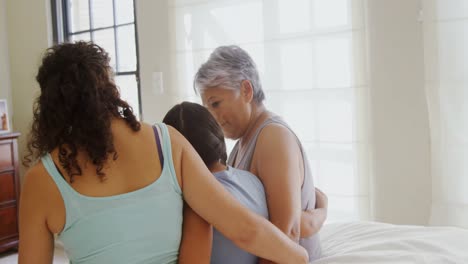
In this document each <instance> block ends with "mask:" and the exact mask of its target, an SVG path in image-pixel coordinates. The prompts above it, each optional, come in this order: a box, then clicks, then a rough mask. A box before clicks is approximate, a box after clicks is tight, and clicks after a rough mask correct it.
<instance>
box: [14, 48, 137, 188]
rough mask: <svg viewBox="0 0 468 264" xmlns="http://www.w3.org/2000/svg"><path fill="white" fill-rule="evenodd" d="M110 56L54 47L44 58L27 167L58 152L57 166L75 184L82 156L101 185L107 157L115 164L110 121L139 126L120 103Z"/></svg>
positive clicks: (97, 50)
mask: <svg viewBox="0 0 468 264" xmlns="http://www.w3.org/2000/svg"><path fill="white" fill-rule="evenodd" d="M109 61H110V59H109V55H108V54H107V52H106V51H104V49H102V48H101V47H99V46H98V45H96V44H93V43H91V42H83V41H80V42H75V43H64V44H60V45H55V46H53V47H51V48H49V49H47V51H46V52H45V54H44V56H43V58H42V65H41V66H40V67H39V71H38V74H37V76H36V80H37V82H38V83H39V86H40V88H41V93H40V95H39V96H38V97H37V98H36V100H35V103H34V110H33V123H32V127H31V131H30V133H29V138H28V144H27V148H28V153H27V155H26V156H25V157H24V159H23V163H24V164H25V165H26V166H30V165H31V163H32V162H33V161H35V160H37V159H38V158H39V157H42V156H43V155H45V154H47V153H49V152H51V151H52V150H54V149H56V148H58V150H59V162H60V164H61V165H62V167H63V168H64V169H65V171H66V173H67V174H68V176H69V177H70V181H71V182H73V177H74V176H76V175H81V173H82V171H81V167H80V164H78V160H77V155H78V153H79V152H83V153H86V154H87V156H88V158H89V161H91V162H92V164H93V165H94V166H96V173H97V175H98V176H99V178H100V179H101V180H104V179H105V173H103V172H102V170H103V166H104V164H105V162H106V161H107V160H108V157H109V155H112V158H113V159H114V160H116V159H117V152H116V150H115V147H114V143H113V135H112V131H111V120H112V119H114V118H122V119H124V120H125V121H126V123H127V125H128V126H129V127H130V128H131V129H132V130H133V131H139V130H140V126H141V125H140V122H139V121H138V120H137V119H136V117H135V115H134V114H133V110H132V108H131V107H130V106H129V105H128V103H127V102H125V101H124V100H122V99H121V98H120V93H119V91H118V88H117V86H116V85H115V83H114V80H113V73H112V68H111V67H110V66H109Z"/></svg>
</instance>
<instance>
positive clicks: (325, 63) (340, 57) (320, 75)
mask: <svg viewBox="0 0 468 264" xmlns="http://www.w3.org/2000/svg"><path fill="white" fill-rule="evenodd" d="M316 61H317V85H318V87H319V88H340V87H351V86H352V85H353V82H352V79H351V76H352V72H351V70H352V64H351V61H352V53H351V36H345V37H336V38H323V39H319V40H318V41H317V45H316Z"/></svg>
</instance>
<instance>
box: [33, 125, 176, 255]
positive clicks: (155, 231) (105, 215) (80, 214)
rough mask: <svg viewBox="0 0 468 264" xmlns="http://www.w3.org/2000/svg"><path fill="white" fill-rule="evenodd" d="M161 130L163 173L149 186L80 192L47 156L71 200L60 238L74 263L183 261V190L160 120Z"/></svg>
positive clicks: (60, 186) (50, 168) (47, 164)
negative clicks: (102, 194) (100, 194)
mask: <svg viewBox="0 0 468 264" xmlns="http://www.w3.org/2000/svg"><path fill="white" fill-rule="evenodd" d="M156 128H157V129H156ZM155 136H156V139H157V140H156V141H157V142H158V150H159V152H160V153H161V152H162V154H163V155H162V157H163V159H162V160H161V162H162V164H163V166H162V172H161V176H160V177H159V178H158V179H157V180H156V181H155V182H153V183H151V184H150V185H148V186H146V187H143V188H141V189H139V190H136V191H133V192H129V193H125V194H120V195H115V196H108V197H89V196H84V195H82V194H80V193H78V192H77V191H75V190H74V189H73V188H72V187H71V186H70V185H69V184H68V182H66V181H65V179H64V178H63V177H62V176H61V174H60V172H59V171H58V170H57V167H56V166H55V164H54V162H53V160H52V158H51V156H50V154H47V155H45V156H44V157H42V163H43V164H44V166H45V168H46V170H47V172H48V173H49V174H50V176H51V177H52V178H53V180H54V181H55V184H56V185H57V187H58V189H59V191H60V193H61V195H62V198H63V201H64V204H65V210H66V222H65V226H64V229H63V231H62V232H61V233H60V234H59V236H58V238H59V240H61V241H62V243H63V245H64V248H65V251H66V253H67V256H68V258H69V259H70V263H73V264H94V263H96V264H98V263H99V264H107V263H109V264H120V263H122V264H124V263H125V264H130V263H138V264H140V263H141V264H143V263H145V264H146V263H148V264H149V263H151V264H152V263H177V259H178V254H179V244H180V240H181V236H182V209H183V200H182V191H181V189H180V186H179V184H178V182H177V178H176V174H175V170H174V164H173V163H172V154H171V142H170V138H169V133H168V130H167V127H166V126H165V125H164V124H157V125H156V126H155ZM159 138H160V139H161V140H160V141H159ZM159 142H161V144H159ZM160 145H162V146H160ZM160 157H161V155H160ZM135 176H136V175H135ZM109 177H112V175H109Z"/></svg>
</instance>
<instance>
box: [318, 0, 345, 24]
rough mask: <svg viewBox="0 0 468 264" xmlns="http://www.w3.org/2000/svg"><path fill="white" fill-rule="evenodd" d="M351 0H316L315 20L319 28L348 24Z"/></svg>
mask: <svg viewBox="0 0 468 264" xmlns="http://www.w3.org/2000/svg"><path fill="white" fill-rule="evenodd" d="M348 5H349V0H315V6H314V18H315V19H314V22H315V27H316V28H317V29H327V28H333V27H340V26H347V25H348V23H349V22H348V21H349V12H350V11H349V7H348Z"/></svg>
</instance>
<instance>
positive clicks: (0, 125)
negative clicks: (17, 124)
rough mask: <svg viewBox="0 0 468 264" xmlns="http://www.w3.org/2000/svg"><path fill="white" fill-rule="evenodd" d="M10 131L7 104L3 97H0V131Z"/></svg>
mask: <svg viewBox="0 0 468 264" xmlns="http://www.w3.org/2000/svg"><path fill="white" fill-rule="evenodd" d="M7 132H10V123H9V122H8V105H7V101H6V100H5V99H0V133H7Z"/></svg>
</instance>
